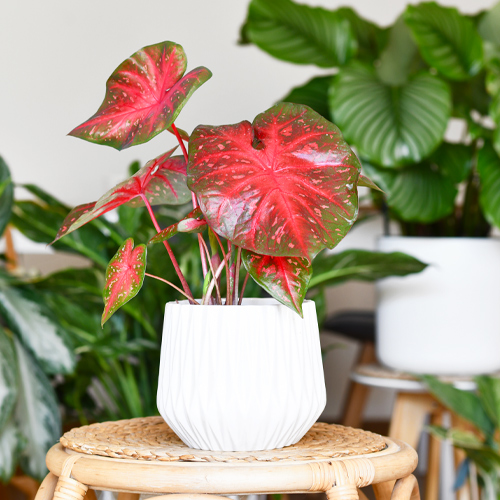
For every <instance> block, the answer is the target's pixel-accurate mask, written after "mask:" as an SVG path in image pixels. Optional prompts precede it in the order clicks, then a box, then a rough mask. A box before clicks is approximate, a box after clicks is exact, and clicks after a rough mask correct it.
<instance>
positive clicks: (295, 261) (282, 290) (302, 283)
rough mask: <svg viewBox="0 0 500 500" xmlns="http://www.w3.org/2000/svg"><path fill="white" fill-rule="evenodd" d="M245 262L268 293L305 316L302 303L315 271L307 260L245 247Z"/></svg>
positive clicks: (254, 277) (243, 252)
mask: <svg viewBox="0 0 500 500" xmlns="http://www.w3.org/2000/svg"><path fill="white" fill-rule="evenodd" d="M241 261H242V262H243V265H244V266H245V269H246V270H247V272H248V273H249V274H250V276H251V277H252V278H253V279H254V280H255V281H256V282H257V283H258V284H259V285H260V286H261V287H262V288H264V290H266V292H268V293H269V294H270V295H271V296H272V297H274V298H275V299H276V300H277V301H279V302H281V303H282V304H283V305H285V306H287V307H289V308H290V309H292V310H294V311H296V312H298V313H299V314H300V315H301V316H302V302H304V298H305V296H306V292H307V287H308V285H309V280H310V279H311V274H312V268H311V264H310V263H309V261H308V260H307V259H302V258H300V257H270V256H269V255H259V254H257V253H254V252H249V251H248V250H243V251H242V252H241Z"/></svg>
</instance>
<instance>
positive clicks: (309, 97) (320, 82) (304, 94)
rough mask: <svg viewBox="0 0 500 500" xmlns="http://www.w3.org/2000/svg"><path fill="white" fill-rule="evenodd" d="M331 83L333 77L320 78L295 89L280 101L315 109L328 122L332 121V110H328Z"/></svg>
mask: <svg viewBox="0 0 500 500" xmlns="http://www.w3.org/2000/svg"><path fill="white" fill-rule="evenodd" d="M331 81H332V77H331V76H318V77H316V78H313V79H312V80H309V81H308V82H307V83H305V84H304V85H301V86H300V87H294V88H293V89H292V90H291V91H290V93H289V94H288V95H286V96H285V97H283V99H280V101H282V102H293V103H295V104H305V105H306V106H309V107H310V108H312V109H314V111H316V113H319V114H320V115H321V116H324V117H325V118H326V119H327V120H331V117H330V109H329V108H328V90H329V88H330V84H331Z"/></svg>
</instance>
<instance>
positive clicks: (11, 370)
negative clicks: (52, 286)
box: [0, 327, 18, 474]
mask: <svg viewBox="0 0 500 500" xmlns="http://www.w3.org/2000/svg"><path fill="white" fill-rule="evenodd" d="M16 365H17V361H16V356H15V353H14V347H13V345H12V341H11V340H10V338H9V337H8V336H7V334H6V333H5V331H4V330H3V328H2V327H0V433H1V432H2V430H3V428H4V426H5V424H6V422H7V421H8V420H9V418H10V416H11V414H12V410H13V409H14V405H15V403H16V397H17V383H18V382H17V366H16ZM0 474H1V472H0Z"/></svg>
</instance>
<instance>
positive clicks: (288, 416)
mask: <svg viewBox="0 0 500 500" xmlns="http://www.w3.org/2000/svg"><path fill="white" fill-rule="evenodd" d="M303 313H304V317H303V318H301V317H300V316H299V315H298V314H297V313H294V312H293V311H291V310H290V309H289V308H287V307H285V306H283V305H281V304H279V303H278V302H277V301H275V300H274V299H245V300H243V304H242V305H241V306H224V305H221V306H213V305H210V306H197V305H189V304H188V303H187V301H186V302H180V303H173V302H171V303H168V304H167V305H166V308H165V322H164V328H163V339H162V347H161V363H160V377H159V384H158V398H157V403H158V409H159V411H160V414H161V415H162V417H163V418H164V419H165V421H166V422H167V424H168V425H169V426H170V427H171V428H172V429H173V430H174V431H175V432H176V434H177V435H178V436H179V437H180V438H181V439H182V441H183V442H184V443H185V444H186V445H188V446H189V447H191V448H197V449H203V450H213V451H255V450H266V449H274V448H282V447H284V446H288V445H292V444H294V443H296V442H297V441H299V440H300V439H301V438H302V436H303V435H304V434H305V433H306V432H307V431H308V430H309V429H310V427H311V426H312V425H313V423H314V422H315V421H316V420H317V419H318V417H319V415H320V414H321V413H322V411H323V409H324V407H325V404H326V390H325V381H324V375H323V364H322V359H321V347H320V342H319V331H318V323H317V319H316V309H315V304H314V302H312V301H305V302H304V305H303Z"/></svg>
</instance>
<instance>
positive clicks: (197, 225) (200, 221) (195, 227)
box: [148, 207, 207, 245]
mask: <svg viewBox="0 0 500 500" xmlns="http://www.w3.org/2000/svg"><path fill="white" fill-rule="evenodd" d="M206 225H207V221H206V220H205V218H204V216H203V213H202V211H201V210H200V208H199V207H198V208H195V209H194V210H193V211H192V212H190V213H189V214H187V215H186V217H184V219H182V220H180V221H179V222H176V223H175V224H172V225H171V226H168V227H167V228H165V229H164V230H163V231H161V232H160V233H158V234H157V235H156V236H153V237H152V238H151V239H150V240H149V241H148V245H151V244H154V243H161V242H163V241H167V240H168V239H170V238H172V236H175V235H176V234H177V233H199V232H201V231H203V229H204V228H205V226H206Z"/></svg>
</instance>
